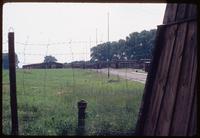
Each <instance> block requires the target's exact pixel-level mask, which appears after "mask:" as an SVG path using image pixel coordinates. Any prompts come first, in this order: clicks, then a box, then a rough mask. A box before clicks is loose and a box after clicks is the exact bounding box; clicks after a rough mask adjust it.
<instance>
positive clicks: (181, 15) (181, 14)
mask: <svg viewBox="0 0 200 138" xmlns="http://www.w3.org/2000/svg"><path fill="white" fill-rule="evenodd" d="M188 6H189V4H178V8H177V13H176V19H175V21H180V20H183V19H185V18H186V15H187V12H188ZM186 11H187V12H186Z"/></svg>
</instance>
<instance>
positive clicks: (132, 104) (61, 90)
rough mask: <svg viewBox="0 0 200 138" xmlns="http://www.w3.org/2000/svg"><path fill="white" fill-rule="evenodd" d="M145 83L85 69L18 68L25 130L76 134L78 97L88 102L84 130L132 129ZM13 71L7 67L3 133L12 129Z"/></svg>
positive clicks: (124, 131) (90, 132) (21, 121)
mask: <svg viewBox="0 0 200 138" xmlns="http://www.w3.org/2000/svg"><path fill="white" fill-rule="evenodd" d="M143 89H144V84H141V83H138V82H131V81H126V80H123V79H120V78H119V77H116V76H111V78H110V79H109V80H108V78H107V76H106V75H105V74H100V73H96V72H92V71H90V70H82V69H74V70H72V69H48V70H43V69H32V70H30V71H23V70H22V69H18V70H17V100H18V116H19V134H20V135H77V133H76V130H77V112H78V109H77V102H78V101H79V100H81V99H84V100H86V101H87V102H88V106H87V109H86V120H85V123H86V124H85V127H86V133H85V135H130V134H132V133H134V129H135V123H136V120H137V115H138V111H139V106H140V102H141V98H142V94H143ZM10 117H11V115H10V98H9V75H8V71H5V70H3V116H2V119H3V120H2V123H3V133H4V134H10V131H11V122H10V120H11V119H10Z"/></svg>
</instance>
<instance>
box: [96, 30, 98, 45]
mask: <svg viewBox="0 0 200 138" xmlns="http://www.w3.org/2000/svg"><path fill="white" fill-rule="evenodd" d="M97 44H98V39H97V28H96V46H97Z"/></svg>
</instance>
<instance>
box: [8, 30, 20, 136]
mask: <svg viewBox="0 0 200 138" xmlns="http://www.w3.org/2000/svg"><path fill="white" fill-rule="evenodd" d="M8 49H9V77H10V106H11V118H12V130H11V134H12V135H18V115H17V96H16V64H15V49H14V32H9V33H8Z"/></svg>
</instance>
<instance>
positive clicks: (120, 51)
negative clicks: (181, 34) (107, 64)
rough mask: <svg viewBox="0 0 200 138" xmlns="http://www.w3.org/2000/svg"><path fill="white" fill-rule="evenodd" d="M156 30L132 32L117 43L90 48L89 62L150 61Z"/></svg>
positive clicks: (107, 43)
mask: <svg viewBox="0 0 200 138" xmlns="http://www.w3.org/2000/svg"><path fill="white" fill-rule="evenodd" d="M155 36H156V29H152V30H150V31H146V30H143V31H141V32H140V33H139V32H133V33H131V34H129V36H127V37H126V39H125V40H124V39H120V40H119V41H113V42H106V43H102V44H98V45H97V46H95V47H93V48H91V61H92V62H95V61H107V60H109V61H111V60H140V59H152V52H153V50H154V41H155Z"/></svg>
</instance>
